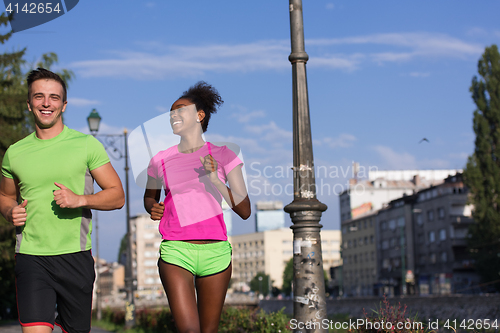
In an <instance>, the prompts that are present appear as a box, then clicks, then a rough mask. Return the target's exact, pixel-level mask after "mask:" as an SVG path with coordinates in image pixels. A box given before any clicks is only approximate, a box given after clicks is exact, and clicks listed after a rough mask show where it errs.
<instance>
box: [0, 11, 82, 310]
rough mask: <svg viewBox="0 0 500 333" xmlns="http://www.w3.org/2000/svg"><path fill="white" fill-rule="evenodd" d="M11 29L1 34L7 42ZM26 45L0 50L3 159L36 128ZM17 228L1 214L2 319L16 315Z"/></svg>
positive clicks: (47, 60) (43, 63) (2, 20)
mask: <svg viewBox="0 0 500 333" xmlns="http://www.w3.org/2000/svg"><path fill="white" fill-rule="evenodd" d="M8 22H9V17H8V16H7V15H6V14H5V12H4V13H2V15H0V27H2V26H5V27H7V26H8ZM11 36H12V32H9V33H7V34H0V43H2V44H4V43H5V42H7V41H8V39H9V38H10V37H11ZM25 53H26V48H24V49H22V50H18V51H13V52H6V53H3V54H0V163H1V161H2V159H3V156H4V155H5V151H6V150H7V148H8V147H9V146H10V145H11V144H13V143H15V142H17V141H19V140H20V139H22V138H24V137H25V136H26V135H28V134H29V133H30V132H32V131H33V130H34V121H33V117H32V116H31V114H30V112H29V110H28V107H27V104H26V100H27V97H28V87H27V85H26V74H27V72H28V71H29V68H27V69H26V61H25V60H24V56H25ZM57 60H58V59H57V55H56V54H55V53H48V54H44V55H43V56H42V58H41V60H40V61H39V62H38V63H37V67H44V68H46V69H50V67H51V66H52V65H53V64H56V63H57ZM58 74H59V75H61V77H62V79H63V80H65V81H66V83H68V82H69V81H70V80H71V79H72V78H73V76H74V75H73V73H72V72H71V71H69V70H66V69H63V70H62V71H61V72H59V73H58ZM14 251H15V228H14V227H13V226H12V225H11V224H10V223H8V222H7V221H6V220H5V219H4V218H3V217H2V216H0V285H1V286H2V287H1V288H0V319H4V318H13V317H15V316H17V310H16V293H15V285H14V281H15V275H14V265H15V264H14Z"/></svg>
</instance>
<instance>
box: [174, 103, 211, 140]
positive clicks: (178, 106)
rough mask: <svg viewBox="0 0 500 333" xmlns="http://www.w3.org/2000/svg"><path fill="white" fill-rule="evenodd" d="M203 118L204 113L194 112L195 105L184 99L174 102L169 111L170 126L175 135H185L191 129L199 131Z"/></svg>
mask: <svg viewBox="0 0 500 333" xmlns="http://www.w3.org/2000/svg"><path fill="white" fill-rule="evenodd" d="M204 117H205V113H204V112H203V111H201V110H200V111H196V105H194V104H193V102H191V101H190V100H188V99H186V98H181V99H178V100H177V101H175V103H174V104H172V108H171V109H170V125H171V126H172V130H173V132H174V134H177V135H182V134H186V133H188V132H190V131H191V130H193V129H199V130H201V121H203V118H204ZM198 120H199V121H200V122H198Z"/></svg>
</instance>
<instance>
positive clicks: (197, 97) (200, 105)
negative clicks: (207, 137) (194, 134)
mask: <svg viewBox="0 0 500 333" xmlns="http://www.w3.org/2000/svg"><path fill="white" fill-rule="evenodd" d="M181 98H185V99H188V100H190V101H191V102H193V103H194V104H195V105H196V110H198V111H200V110H203V111H204V112H205V118H203V120H202V121H201V128H202V129H203V133H205V132H206V131H207V127H208V122H209V121H210V117H211V116H212V114H213V113H216V112H217V109H218V108H219V107H220V106H221V105H222V104H223V103H224V101H223V100H222V98H221V97H220V95H219V92H218V91H217V89H215V88H214V87H213V86H211V85H210V84H208V83H206V82H205V81H199V82H197V83H196V84H195V85H193V86H191V87H190V88H189V89H188V90H186V91H185V92H183V93H182V96H181V97H179V99H181Z"/></svg>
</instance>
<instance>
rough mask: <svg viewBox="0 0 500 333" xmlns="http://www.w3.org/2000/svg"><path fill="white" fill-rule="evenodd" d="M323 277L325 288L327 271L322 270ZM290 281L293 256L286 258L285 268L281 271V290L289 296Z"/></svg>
mask: <svg viewBox="0 0 500 333" xmlns="http://www.w3.org/2000/svg"><path fill="white" fill-rule="evenodd" d="M323 278H324V279H325V289H326V288H327V286H328V273H327V272H326V271H325V270H323ZM292 282H293V257H292V258H290V260H288V262H287V263H286V266H285V270H284V271H283V286H282V287H281V291H282V292H283V293H284V294H285V295H288V296H290V294H291V293H292Z"/></svg>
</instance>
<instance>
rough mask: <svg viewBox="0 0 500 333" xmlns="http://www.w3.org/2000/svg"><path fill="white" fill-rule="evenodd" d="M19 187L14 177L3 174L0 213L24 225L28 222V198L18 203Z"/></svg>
mask: <svg viewBox="0 0 500 333" xmlns="http://www.w3.org/2000/svg"><path fill="white" fill-rule="evenodd" d="M18 194H19V189H18V187H17V183H16V181H15V180H14V179H12V178H7V177H5V176H2V180H1V181H0V213H2V215H3V217H5V219H6V220H7V221H9V222H10V223H12V224H13V225H15V226H22V225H24V223H25V222H26V205H27V203H28V200H24V201H23V203H22V204H18V203H17V197H18Z"/></svg>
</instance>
